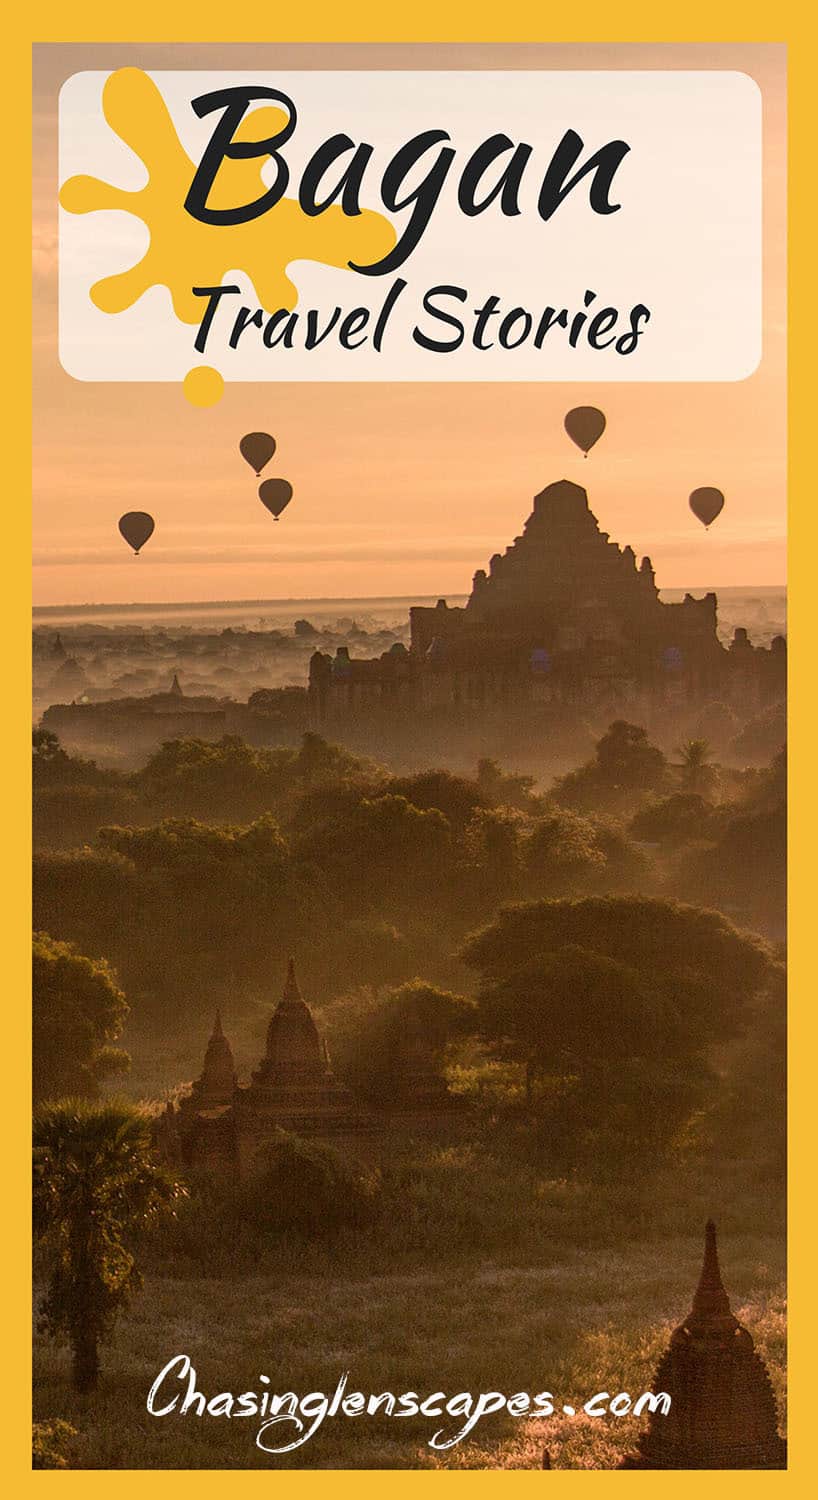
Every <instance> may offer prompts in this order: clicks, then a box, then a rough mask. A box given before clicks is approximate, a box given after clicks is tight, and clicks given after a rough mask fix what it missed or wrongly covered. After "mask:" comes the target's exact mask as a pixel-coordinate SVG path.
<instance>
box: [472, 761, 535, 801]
mask: <svg viewBox="0 0 818 1500" xmlns="http://www.w3.org/2000/svg"><path fill="white" fill-rule="evenodd" d="M477 788H478V791H480V792H482V794H483V796H484V797H485V798H486V800H487V801H488V802H490V803H491V805H492V806H493V807H516V808H517V810H518V811H519V812H533V811H534V810H535V809H536V808H537V807H538V806H539V805H540V804H541V800H542V799H541V798H539V797H537V796H536V795H535V792H534V777H533V776H524V775H522V774H520V772H517V771H504V770H503V768H502V766H500V765H498V763H497V761H496V760H491V759H490V758H489V757H488V756H484V757H483V759H482V760H479V761H478V762H477Z"/></svg>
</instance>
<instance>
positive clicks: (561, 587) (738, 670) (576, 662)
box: [309, 479, 786, 728]
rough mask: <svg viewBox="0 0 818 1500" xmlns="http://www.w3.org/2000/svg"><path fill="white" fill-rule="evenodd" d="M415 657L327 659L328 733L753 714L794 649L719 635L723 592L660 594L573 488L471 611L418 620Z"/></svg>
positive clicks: (320, 673) (316, 697) (314, 678)
mask: <svg viewBox="0 0 818 1500" xmlns="http://www.w3.org/2000/svg"><path fill="white" fill-rule="evenodd" d="M410 628H411V639H410V646H409V648H408V650H407V648H406V647H405V646H403V645H402V644H400V643H398V644H395V645H393V646H392V647H391V648H390V649H389V650H388V651H386V652H384V653H383V655H382V656H379V657H376V658H369V659H364V658H362V659H356V658H353V657H351V656H350V654H349V649H348V647H346V646H342V647H339V648H338V650H337V651H336V654H335V656H334V657H333V656H331V655H329V654H328V653H326V652H322V651H316V652H315V653H314V655H313V656H312V659H311V662H310V676H309V703H310V709H311V715H312V722H313V723H314V724H315V725H316V726H319V727H329V728H331V727H332V726H334V725H336V724H343V723H344V722H345V721H349V720H352V719H357V720H360V719H361V718H367V717H372V716H377V715H379V714H380V715H381V716H384V717H386V718H390V717H391V718H394V717H396V716H397V717H399V716H401V715H406V716H408V717H411V716H414V715H417V714H418V713H419V712H422V711H423V710H436V709H437V710H440V709H450V710H456V709H462V710H464V711H467V712H468V714H469V716H470V717H473V716H475V715H477V714H479V713H480V712H481V711H484V712H490V711H491V710H492V709H494V710H500V711H501V712H506V713H510V714H513V713H514V712H519V711H521V710H524V709H525V708H526V706H527V705H530V704H534V703H554V704H566V705H568V704H571V705H576V706H578V707H581V708H598V709H603V708H610V709H612V710H614V711H616V710H621V709H623V708H626V707H627V708H629V709H630V710H631V711H632V712H633V710H639V709H641V710H642V711H643V712H649V711H650V709H651V708H652V707H656V706H658V705H662V704H666V703H671V704H672V703H674V702H679V703H683V702H687V701H690V700H691V699H693V700H696V699H700V700H702V701H704V700H707V699H712V698H718V699H720V700H721V701H723V702H731V701H733V702H736V703H738V704H740V705H741V706H742V708H743V709H744V710H745V711H746V710H747V709H748V707H749V706H750V705H754V704H755V705H757V706H758V707H760V706H762V705H763V704H764V703H765V702H767V701H768V700H771V699H774V698H776V697H779V696H783V693H784V688H785V680H786V642H785V640H784V638H783V637H782V636H777V637H776V638H775V639H774V640H773V642H772V644H771V646H770V647H769V648H756V647H754V646H753V645H752V644H751V643H750V641H749V639H748V636H747V631H746V630H744V629H737V630H736V632H735V635H734V639H733V641H732V644H731V645H730V647H729V648H728V647H725V646H723V645H722V643H721V642H720V640H719V638H718V633H717V599H716V595H715V594H714V593H708V594H705V595H704V597H703V598H701V599H696V598H694V597H693V596H692V595H691V594H686V595H685V597H684V599H683V600H682V601H681V602H680V603H665V602H664V601H663V600H662V599H660V597H659V590H658V588H657V586H656V579H655V576H654V571H653V566H652V563H651V560H650V558H649V557H643V558H642V560H641V562H640V563H639V565H638V566H637V561H636V555H635V553H634V551H633V548H632V547H624V548H620V547H619V546H618V545H617V544H616V543H615V542H612V541H611V540H610V537H609V536H608V534H607V532H604V531H600V528H599V523H598V521H597V519H596V517H595V516H594V515H593V513H592V511H591V509H590V507H589V505H588V496H587V493H586V491H585V490H584V489H582V487H581V486H580V485H578V484H572V483H571V482H570V481H569V480H567V479H561V480H559V481H557V483H556V484H550V485H548V486H547V488H546V489H544V490H542V492H541V493H540V494H539V495H537V496H536V497H535V499H534V509H533V511H532V513H531V515H530V516H529V518H528V520H527V521H526V523H525V526H524V528H523V532H522V535H520V536H518V537H515V539H514V541H513V542H512V543H511V545H510V546H509V547H507V548H506V550H505V552H504V553H503V554H502V555H501V554H500V553H495V555H494V556H493V557H492V559H491V561H490V564H489V568H488V571H486V570H485V569H482V568H481V569H479V570H478V572H477V573H475V575H474V581H473V586H472V591H471V595H470V597H469V599H468V601H467V603H466V604H465V605H464V606H462V607H458V608H450V607H449V606H448V604H447V602H446V600H445V599H440V600H439V601H438V603H437V605H436V606H435V607H433V608H429V607H424V606H416V607H414V608H412V609H411V610H410Z"/></svg>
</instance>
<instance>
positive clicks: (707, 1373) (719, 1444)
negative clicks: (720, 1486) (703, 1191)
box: [620, 1219, 787, 1469]
mask: <svg viewBox="0 0 818 1500" xmlns="http://www.w3.org/2000/svg"><path fill="white" fill-rule="evenodd" d="M652 1389H653V1391H654V1393H655V1394H658V1393H659V1392H660V1391H661V1392H666V1393H667V1395H668V1396H669V1397H670V1409H669V1411H668V1412H667V1414H666V1415H663V1414H662V1413H661V1412H660V1411H656V1412H653V1413H652V1414H651V1417H650V1422H649V1425H648V1428H647V1431H646V1432H645V1433H644V1434H643V1436H642V1438H641V1439H640V1442H639V1447H638V1452H636V1453H634V1454H631V1455H629V1456H628V1457H627V1458H626V1459H624V1461H623V1462H622V1464H621V1465H620V1468H622V1469H784V1468H786V1462H787V1460H786V1453H787V1447H786V1443H785V1441H784V1439H783V1438H781V1437H780V1436H779V1433H778V1417H777V1412H776V1404H775V1397H774V1395H773V1391H772V1386H771V1385H770V1377H769V1375H768V1373H767V1368H766V1366H765V1364H764V1361H763V1360H762V1358H761V1356H760V1355H759V1354H758V1353H757V1352H756V1349H755V1346H754V1344H753V1339H752V1336H751V1334H750V1332H749V1330H748V1329H746V1328H745V1327H744V1325H743V1324H742V1323H740V1322H739V1320H738V1318H736V1317H735V1316H734V1314H733V1312H732V1309H731V1307H730V1299H729V1297H728V1296H727V1293H726V1291H725V1290H724V1285H723V1283H722V1279H721V1271H720V1269H719V1258H718V1252H717V1249H716V1226H715V1224H714V1223H713V1221H712V1219H710V1220H708V1223H707V1227H706V1230H705V1247H704V1264H703V1265H702V1273H701V1277H700V1279H699V1285H698V1287H697V1288H696V1294H695V1296H694V1298H693V1306H692V1307H691V1309H690V1312H689V1313H688V1315H687V1317H686V1318H685V1320H684V1322H683V1323H680V1324H679V1327H678V1328H677V1329H675V1331H674V1333H673V1334H672V1336H671V1340H670V1344H669V1346H668V1348H667V1350H666V1351H665V1353H664V1354H663V1356H662V1358H661V1360H660V1361H659V1365H658V1368H657V1370H656V1374H655V1376H654V1383H653V1386H652Z"/></svg>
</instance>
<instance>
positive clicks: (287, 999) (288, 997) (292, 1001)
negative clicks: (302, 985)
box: [281, 958, 302, 1005]
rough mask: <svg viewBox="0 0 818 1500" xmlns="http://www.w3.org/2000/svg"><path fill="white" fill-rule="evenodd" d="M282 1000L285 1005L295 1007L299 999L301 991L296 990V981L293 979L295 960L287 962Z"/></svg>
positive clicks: (291, 959)
mask: <svg viewBox="0 0 818 1500" xmlns="http://www.w3.org/2000/svg"><path fill="white" fill-rule="evenodd" d="M281 998H282V1000H283V1001H284V1003H285V1005H297V1004H298V1003H299V1002H300V1001H301V999H302V995H301V991H300V989H299V988H298V980H297V979H296V977H295V959H294V958H290V959H288V960H287V979H286V982H285V985H284V994H283V995H282V997H281Z"/></svg>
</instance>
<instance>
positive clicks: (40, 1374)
mask: <svg viewBox="0 0 818 1500" xmlns="http://www.w3.org/2000/svg"><path fill="white" fill-rule="evenodd" d="M720 1250H721V1259H722V1271H723V1275H724V1279H725V1284H726V1285H727V1288H728V1291H729V1292H730V1294H731V1297H732V1302H733V1310H734V1312H736V1313H737V1315H738V1316H739V1317H740V1318H741V1319H742V1320H743V1321H744V1322H745V1323H746V1324H747V1326H748V1327H749V1329H750V1330H751V1332H752V1334H753V1336H754V1337H755V1339H756V1344H757V1347H758V1349H759V1351H760V1353H761V1354H762V1355H763V1357H764V1358H765V1359H766V1361H767V1363H768V1366H769V1369H770V1374H771V1377H772V1381H773V1387H774V1389H775V1392H776V1396H777V1398H778V1401H779V1409H780V1411H781V1415H782V1421H783V1400H784V1300H783V1271H784V1266H783V1248H782V1243H781V1239H780V1237H779V1236H777V1235H776V1236H773V1235H772V1234H771V1235H770V1236H769V1237H765V1236H762V1235H757V1234H750V1233H747V1232H740V1231H737V1232H730V1233H725V1232H722V1235H721V1244H720ZM701 1253H702V1238H701V1233H700V1232H698V1231H697V1233H696V1234H695V1235H692V1234H691V1235H680V1234H673V1235H670V1236H668V1235H663V1236H661V1237H660V1235H658V1234H657V1235H655V1237H654V1236H651V1235H647V1236H646V1235H644V1234H643V1235H642V1237H641V1238H640V1240H639V1241H638V1242H630V1243H624V1244H622V1245H621V1246H619V1247H617V1249H616V1251H611V1250H610V1249H607V1248H605V1247H604V1246H600V1245H595V1246H594V1247H593V1248H590V1249H588V1248H586V1249H584V1250H572V1249H571V1248H570V1246H567V1245H566V1244H565V1243H555V1244H554V1246H553V1250H552V1249H550V1248H549V1245H548V1243H543V1244H542V1245H541V1247H540V1253H539V1254H538V1255H537V1257H536V1264H532V1265H528V1266H526V1265H519V1264H508V1262H507V1260H506V1262H505V1263H504V1262H503V1258H502V1257H500V1258H498V1259H497V1260H494V1261H492V1260H483V1261H482V1262H480V1261H471V1262H468V1261H467V1262H466V1263H464V1264H462V1265H457V1264H454V1265H450V1264H446V1263H444V1262H440V1263H438V1264H437V1266H431V1267H430V1266H428V1265H427V1267H426V1268H424V1269H421V1270H417V1269H415V1270H410V1269H407V1270H406V1271H405V1272H403V1273H401V1274H391V1275H390V1274H384V1275H372V1274H368V1273H367V1274H362V1273H359V1274H357V1275H356V1272H355V1267H354V1265H350V1264H349V1263H348V1261H345V1263H344V1264H343V1266H342V1267H341V1266H338V1267H337V1268H336V1269H335V1272H334V1273H333V1271H332V1269H328V1270H325V1271H323V1272H321V1273H316V1274H300V1275H299V1274H295V1273H294V1271H293V1270H292V1268H291V1266H289V1267H288V1268H287V1269H286V1270H282V1271H281V1272H280V1273H279V1274H276V1273H271V1274H264V1275H263V1276H262V1275H250V1276H247V1275H242V1276H241V1278H240V1279H237V1278H234V1277H231V1276H229V1275H223V1276H219V1278H218V1279H215V1278H205V1277H201V1276H193V1275H185V1276H169V1275H158V1274H152V1275H150V1276H148V1277H147V1278H146V1284H145V1288H144V1290H143V1292H142V1293H141V1295H140V1296H139V1297H138V1298H137V1299H136V1301H135V1302H134V1304H133V1306H132V1308H131V1310H130V1311H129V1313H128V1314H127V1315H126V1316H125V1317H123V1319H122V1320H121V1322H120V1324H119V1325H118V1328H117V1332H116V1335H115V1339H114V1342H113V1345H112V1346H111V1347H109V1348H106V1349H105V1350H104V1351H103V1373H102V1380H101V1385H100V1389H99V1391H98V1393H97V1394H96V1395H95V1396H94V1397H92V1398H83V1397H78V1396H75V1395H74V1394H73V1393H72V1392H71V1389H70V1385H69V1358H68V1353H67V1350H63V1349H55V1348H54V1347H53V1346H52V1345H47V1344H45V1343H44V1342H40V1341H39V1339H38V1341H37V1347H36V1356H35V1369H36V1378H35V1397H34V1399H35V1418H36V1419H38V1420H46V1419H49V1418H54V1417H61V1418H64V1419H66V1420H67V1421H69V1422H70V1423H72V1424H73V1426H74V1427H75V1428H76V1429H77V1431H78V1438H77V1439H76V1442H75V1445H74V1452H73V1453H72V1466H76V1467H78V1468H92V1469H99V1468H102V1469H106V1468H112V1469H117V1468H135V1469H142V1468H146V1469H184V1468H190V1469H198V1468H219V1469H222V1468H223V1469H252V1468H268V1469H269V1468H271V1469H276V1468H284V1467H295V1468H326V1469H331V1468H347V1469H358V1468H390V1469H403V1468H437V1467H444V1468H495V1467H504V1468H515V1469H516V1468H538V1467H539V1466H540V1463H541V1452H542V1448H543V1444H544V1443H547V1444H548V1446H549V1448H550V1451H551V1459H552V1466H553V1467H556V1468H600V1469H609V1468H615V1467H616V1465H617V1463H618V1462H619V1458H620V1456H621V1455H622V1453H624V1452H625V1451H626V1450H627V1448H628V1447H629V1446H631V1445H632V1444H633V1442H634V1439H635V1437H636V1434H637V1432H638V1430H639V1427H640V1426H641V1423H638V1422H634V1421H633V1420H632V1419H620V1420H616V1419H595V1418H591V1417H586V1416H581V1415H580V1416H576V1417H573V1418H571V1417H563V1416H560V1417H559V1418H556V1417H555V1418H550V1419H548V1420H537V1421H534V1420H531V1419H528V1420H527V1419H524V1418H516V1419H514V1418H511V1417H509V1416H508V1415H506V1414H505V1413H503V1414H501V1415H498V1416H488V1417H486V1418H484V1419H483V1420H482V1421H481V1423H480V1424H479V1426H478V1427H477V1429H476V1431H475V1432H474V1433H473V1434H472V1435H471V1437H470V1438H469V1439H467V1440H466V1441H465V1442H464V1443H463V1444H462V1445H461V1446H458V1447H455V1448H453V1449H450V1450H448V1451H447V1452H445V1453H441V1454H436V1453H435V1452H434V1451H433V1450H432V1449H431V1448H429V1447H428V1446H427V1445H428V1439H429V1438H430V1437H431V1436H432V1434H433V1433H434V1432H435V1431H437V1430H438V1429H439V1428H440V1427H441V1426H443V1425H446V1426H447V1429H450V1430H451V1431H452V1432H454V1431H455V1430H456V1428H457V1427H458V1426H460V1425H462V1422H461V1421H458V1420H457V1419H456V1418H452V1417H448V1418H447V1417H444V1418H443V1419H437V1420H434V1419H429V1418H427V1419H414V1418H408V1419H402V1420H398V1419H396V1418H394V1417H393V1418H391V1419H389V1418H386V1417H384V1416H383V1415H381V1416H367V1415H362V1416H359V1417H357V1418H354V1419H353V1418H345V1417H342V1416H337V1417H334V1418H327V1420H326V1422H325V1423H324V1424H323V1426H322V1427H321V1428H320V1430H319V1431H318V1432H317V1434H316V1435H315V1436H314V1437H313V1438H312V1439H311V1440H310V1441H309V1442H308V1443H307V1444H306V1445H305V1446H304V1447H302V1448H300V1449H297V1450H296V1451H295V1452H294V1453H292V1454H290V1455H286V1456H279V1457H275V1456H272V1455H269V1454H265V1453H263V1452H261V1451H260V1450H259V1449H258V1448H257V1447H256V1446H255V1434H256V1431H257V1428H258V1425H259V1424H258V1421H257V1420H256V1419H254V1418H250V1419H234V1420H228V1419H227V1418H225V1417H208V1416H204V1417H201V1418H200V1417H197V1416H195V1415H193V1414H188V1415H187V1416H185V1417H180V1416H177V1415H175V1414H172V1415H171V1416H168V1417H165V1418H156V1417H151V1416H149V1415H148V1413H147V1411H146V1398H147V1393H148V1390H149V1388H150V1386H151V1384H152V1382H153V1380H154V1379H155V1377H156V1376H157V1374H158V1373H159V1371H160V1369H161V1368H162V1367H163V1365H164V1364H165V1363H166V1362H167V1360H168V1359H170V1358H171V1357H172V1356H173V1355H174V1354H179V1353H187V1354H189V1355H190V1358H191V1361H192V1363H193V1365H194V1367H195V1368H196V1371H197V1373H198V1386H199V1389H201V1390H203V1391H204V1392H205V1394H206V1395H207V1396H208V1397H210V1396H212V1395H215V1394H216V1393H217V1392H219V1391H223V1390H231V1391H234V1392H236V1393H239V1392H242V1391H249V1390H258V1389H260V1388H262V1389H263V1387H260V1386H259V1381H258V1377H259V1375H260V1374H267V1375H269V1376H270V1381H271V1387H270V1388H271V1389H272V1390H273V1391H277V1392H284V1391H289V1390H292V1391H295V1392H296V1393H298V1394H299V1395H304V1394H306V1393H308V1392H311V1391H324V1392H328V1393H331V1392H332V1391H333V1389H334V1387H335V1383H336V1380H337V1379H338V1377H339V1376H340V1375H341V1374H342V1372H343V1371H345V1370H348V1371H349V1372H350V1379H349V1385H348V1390H350V1391H352V1390H360V1391H363V1392H365V1393H367V1394H368V1393H370V1392H372V1393H379V1392H382V1391H392V1392H395V1393H396V1394H398V1393H400V1392H403V1391H407V1390H414V1391H417V1392H419V1393H421V1395H424V1396H425V1395H427V1394H430V1393H431V1392H433V1391H436V1390H442V1391H445V1392H446V1394H447V1395H449V1396H451V1395H455V1394H456V1393H457V1392H462V1391H469V1392H472V1393H475V1394H476V1393H478V1392H480V1391H490V1390H498V1391H503V1392H504V1393H506V1394H507V1395H509V1396H511V1395H513V1394H515V1393H516V1392H520V1391H528V1392H530V1393H536V1392H538V1391H542V1390H549V1391H552V1392H554V1393H555V1395H556V1397H557V1404H558V1405H559V1406H562V1404H564V1403H568V1404H571V1405H574V1406H575V1407H576V1408H577V1410H578V1411H579V1410H580V1408H581V1406H582V1404H583V1402H584V1401H585V1400H587V1399H588V1398H589V1397H590V1396H592V1395H594V1394H595V1393H597V1392H599V1391H603V1390H605V1391H609V1392H611V1393H612V1394H615V1393H617V1392H619V1391H628V1392H630V1393H631V1394H632V1395H634V1396H635V1395H637V1394H639V1393H641V1392H642V1391H643V1390H649V1389H651V1384H652V1377H653V1371H654V1368H655V1365H656V1361H657V1358H658V1356H659V1353H660V1352H661V1350H662V1348H663V1346H664V1343H665V1340H666V1339H667V1336H668V1333H669V1332H670V1330H671V1328H672V1327H673V1326H674V1325H675V1324H676V1323H677V1322H679V1321H680V1320H681V1319H682V1317H683V1316H684V1315H685V1313H686V1312H687V1310H688V1308H689V1306H690V1301H691V1297H692V1294H693V1290H694V1287H695V1284H696V1281H697V1278H698V1272H699V1268H700V1264H701ZM276 1431H286V1432H287V1433H292V1428H291V1426H289V1425H288V1426H287V1427H286V1428H284V1429H276ZM273 1441H284V1439H277V1438H276V1439H273Z"/></svg>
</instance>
